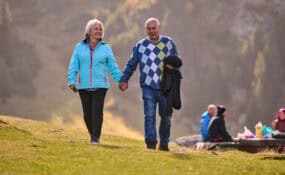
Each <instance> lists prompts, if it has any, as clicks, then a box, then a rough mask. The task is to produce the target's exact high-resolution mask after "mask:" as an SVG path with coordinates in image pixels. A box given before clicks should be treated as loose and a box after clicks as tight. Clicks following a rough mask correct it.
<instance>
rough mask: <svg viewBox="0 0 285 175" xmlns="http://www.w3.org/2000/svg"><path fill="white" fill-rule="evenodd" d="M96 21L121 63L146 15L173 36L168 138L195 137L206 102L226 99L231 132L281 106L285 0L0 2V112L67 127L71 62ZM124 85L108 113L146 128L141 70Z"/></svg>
mask: <svg viewBox="0 0 285 175" xmlns="http://www.w3.org/2000/svg"><path fill="white" fill-rule="evenodd" d="M94 17H96V18H98V19H100V20H102V21H103V23H104V25H105V39H106V40H107V41H108V42H109V43H110V44H111V45H112V47H113V49H114V53H115V56H116V58H117V61H118V63H119V66H120V68H121V69H123V68H124V65H125V64H126V62H127V60H128V59H129V56H130V53H131V49H132V47H133V46H134V44H135V43H136V42H137V41H138V40H139V39H141V38H143V37H144V36H145V33H144V28H143V25H144V21H145V20H146V19H147V18H148V17H157V18H159V19H160V20H161V29H162V34H166V35H169V36H171V37H172V38H173V39H174V40H175V42H176V44H177V47H178V50H179V53H180V56H181V57H182V59H183V63H184V65H183V68H182V73H183V81H182V101H183V104H182V105H183V108H182V110H180V111H175V112H174V115H173V125H172V126H173V127H172V133H173V134H172V137H176V136H182V135H189V134H192V133H197V132H198V131H199V120H200V115H201V113H203V112H204V111H205V110H206V107H207V105H208V104H210V103H215V104H224V105H226V107H227V108H228V119H227V126H228V128H229V129H230V131H231V133H232V134H233V135H234V136H236V133H237V132H238V131H241V129H242V128H243V126H248V127H249V128H251V129H253V126H254V124H255V123H257V121H262V122H263V123H264V124H267V125H268V124H270V123H271V121H272V119H273V116H274V115H275V113H276V111H277V110H278V109H279V108H280V107H284V99H285V88H284V87H285V86H284V84H285V69H284V66H285V40H284V31H285V1H284V0H271V1H268V0H179V1H172V0H144V1H139V0H116V1H112V0H96V1H94V0H80V1H78V0H49V1H46V0H24V1H23V0H0V38H1V42H0V79H1V83H0V114H3V115H15V116H21V117H24V118H30V119H36V120H46V121H51V120H53V121H54V120H55V118H56V119H57V120H60V121H61V122H63V123H64V122H69V121H71V120H73V118H74V117H75V116H81V115H82V112H81V104H80V100H79V97H78V95H77V94H76V95H75V94H74V93H72V92H71V91H70V90H69V88H68V86H67V68H68V64H69V61H70V56H71V53H72V50H73V48H74V46H75V44H76V43H77V42H79V41H80V40H81V39H82V36H83V32H84V28H85V24H86V23H87V21H88V20H89V19H91V18H94ZM129 85H130V87H129V89H128V90H127V91H126V92H125V93H122V92H120V91H119V90H118V88H117V85H116V84H115V83H114V82H112V86H111V89H110V90H109V92H108V94H107V99H106V108H105V109H106V111H108V112H111V113H112V115H114V116H118V117H119V116H121V117H122V119H123V121H124V122H125V123H126V125H127V126H128V127H130V128H133V129H136V130H137V131H139V132H140V133H143V109H142V102H141V91H140V87H139V83H138V71H137V72H136V73H135V74H134V76H133V77H132V79H131V81H130V83H129ZM158 119H159V118H158ZM82 122H83V120H82ZM114 125H116V123H115V122H114Z"/></svg>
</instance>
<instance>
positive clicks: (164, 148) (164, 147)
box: [158, 145, 169, 151]
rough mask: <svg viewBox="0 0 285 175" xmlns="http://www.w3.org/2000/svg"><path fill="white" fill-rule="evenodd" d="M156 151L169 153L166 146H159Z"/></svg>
mask: <svg viewBox="0 0 285 175" xmlns="http://www.w3.org/2000/svg"><path fill="white" fill-rule="evenodd" d="M158 150H160V151H169V148H168V146H164V145H159V147H158Z"/></svg>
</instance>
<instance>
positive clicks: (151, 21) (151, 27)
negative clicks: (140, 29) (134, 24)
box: [144, 18, 160, 42]
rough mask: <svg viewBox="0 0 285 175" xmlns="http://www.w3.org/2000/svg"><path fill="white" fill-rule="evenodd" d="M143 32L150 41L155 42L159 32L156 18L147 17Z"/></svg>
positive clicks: (158, 23)
mask: <svg viewBox="0 0 285 175" xmlns="http://www.w3.org/2000/svg"><path fill="white" fill-rule="evenodd" d="M144 27H145V32H146V34H147V36H148V37H149V38H150V40H151V41H153V42H156V41H158V39H159V34H160V22H159V20H158V19H157V18H148V19H147V20H146V21H145V23H144Z"/></svg>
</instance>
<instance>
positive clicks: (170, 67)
mask: <svg viewBox="0 0 285 175" xmlns="http://www.w3.org/2000/svg"><path fill="white" fill-rule="evenodd" d="M165 66H166V67H167V68H168V69H170V70H172V69H174V67H173V66H171V65H170V64H166V65H165Z"/></svg>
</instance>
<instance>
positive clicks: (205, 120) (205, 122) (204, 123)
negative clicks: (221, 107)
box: [200, 104, 217, 142]
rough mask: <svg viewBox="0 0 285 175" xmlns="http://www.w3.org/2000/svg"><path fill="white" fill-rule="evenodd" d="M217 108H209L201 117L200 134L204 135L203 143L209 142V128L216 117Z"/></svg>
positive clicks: (210, 106)
mask: <svg viewBox="0 0 285 175" xmlns="http://www.w3.org/2000/svg"><path fill="white" fill-rule="evenodd" d="M216 112H217V107H216V105H214V104H210V105H209V106H208V110H207V111H206V112H204V113H203V114H202V115H201V121H200V132H201V135H202V141H203V142H205V141H207V140H208V126H209V123H210V120H211V118H212V117H214V116H215V115H216Z"/></svg>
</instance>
